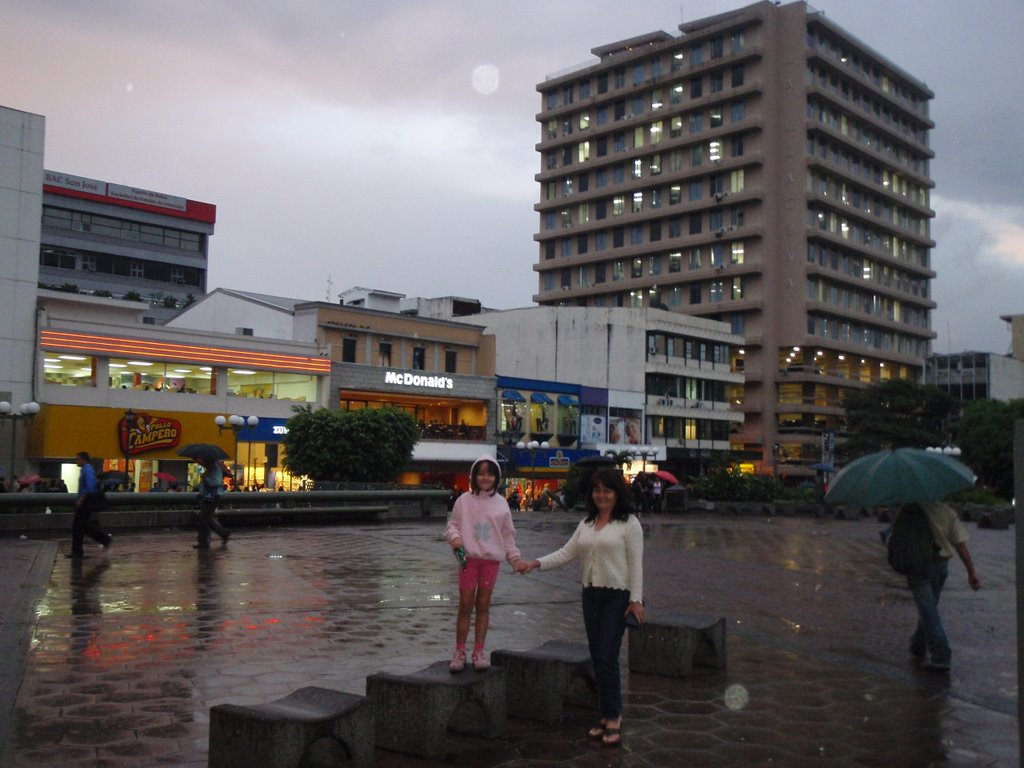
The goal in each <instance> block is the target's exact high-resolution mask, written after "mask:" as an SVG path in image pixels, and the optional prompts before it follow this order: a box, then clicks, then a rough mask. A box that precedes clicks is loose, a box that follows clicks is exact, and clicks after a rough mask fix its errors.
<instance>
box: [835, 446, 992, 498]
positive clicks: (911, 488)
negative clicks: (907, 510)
mask: <svg viewBox="0 0 1024 768" xmlns="http://www.w3.org/2000/svg"><path fill="white" fill-rule="evenodd" d="M976 479H977V478H976V477H975V476H974V473H973V472H971V470H970V469H968V468H967V467H966V466H965V465H963V464H961V463H960V462H959V461H957V460H956V459H952V458H950V457H949V456H946V455H944V454H942V453H939V452H938V451H926V450H923V449H921V448H897V449H895V450H889V451H879V452H878V453H869V454H867V455H866V456H861V457H860V458H859V459H855V460H854V461H851V462H850V463H849V464H847V465H846V466H845V467H843V469H842V470H840V472H839V474H837V475H836V476H835V478H834V479H833V480H832V483H831V485H830V486H829V489H828V493H827V494H825V501H826V502H827V503H829V504H859V505H860V506H862V507H896V506H900V505H902V504H909V503H911V502H915V501H934V500H936V499H941V498H943V497H944V496H948V495H949V494H951V493H955V492H956V491H961V490H963V489H964V488H970V487H971V486H972V485H974V481H975V480H976Z"/></svg>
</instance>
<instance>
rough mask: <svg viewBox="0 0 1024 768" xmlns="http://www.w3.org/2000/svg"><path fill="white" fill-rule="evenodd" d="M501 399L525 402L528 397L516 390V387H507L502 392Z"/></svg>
mask: <svg viewBox="0 0 1024 768" xmlns="http://www.w3.org/2000/svg"><path fill="white" fill-rule="evenodd" d="M501 399H502V400H506V401H508V402H511V403H525V402H526V398H525V397H523V396H522V395H520V394H519V393H518V392H516V391H515V390H514V389H506V390H505V391H504V392H502V393H501Z"/></svg>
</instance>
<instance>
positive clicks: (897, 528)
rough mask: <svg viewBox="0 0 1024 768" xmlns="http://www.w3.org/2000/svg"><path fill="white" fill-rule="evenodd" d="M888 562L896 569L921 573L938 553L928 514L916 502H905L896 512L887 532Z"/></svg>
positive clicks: (915, 573)
mask: <svg viewBox="0 0 1024 768" xmlns="http://www.w3.org/2000/svg"><path fill="white" fill-rule="evenodd" d="M888 557H889V565H891V566H892V569H893V570H894V571H896V573H902V574H905V575H908V576H912V575H918V574H922V573H924V572H925V571H927V570H928V566H930V565H931V564H932V563H934V562H935V561H936V560H937V559H938V557H939V547H938V545H937V544H936V543H935V535H934V534H933V533H932V527H931V525H930V524H929V523H928V515H927V514H926V513H925V511H924V510H923V509H922V508H921V507H920V505H918V504H907V505H906V506H904V507H903V508H902V509H900V511H899V512H898V513H897V514H896V519H895V521H893V524H892V533H891V534H890V535H889V553H888Z"/></svg>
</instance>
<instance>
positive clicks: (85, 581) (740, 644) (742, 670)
mask: <svg viewBox="0 0 1024 768" xmlns="http://www.w3.org/2000/svg"><path fill="white" fill-rule="evenodd" d="M576 521H577V518H576V516H575V515H574V514H567V513H539V512H524V513H517V514H516V525H517V528H518V532H519V545H520V548H521V549H522V550H523V553H524V555H525V556H527V557H531V558H532V557H536V556H539V555H542V554H546V553H547V552H549V551H551V550H552V549H554V548H556V547H558V546H559V545H561V543H562V542H564V541H565V539H566V538H568V536H569V534H570V533H571V531H572V529H573V528H574V526H575V523H576ZM643 523H644V528H645V531H646V551H645V575H646V590H645V591H646V598H647V605H648V611H649V617H650V618H655V617H656V616H657V614H658V612H659V611H668V610H682V611H687V612H699V613H709V614H716V615H721V616H724V617H726V619H727V625H728V630H727V631H728V669H726V670H724V671H717V672H716V671H704V672H701V673H700V674H697V675H695V676H693V677H690V678H683V679H670V678H659V677H653V676H649V675H629V673H628V672H627V671H626V670H625V663H624V664H623V669H624V687H625V694H626V706H625V713H624V726H623V746H622V748H620V749H617V750H616V749H611V748H607V747H602V746H601V745H600V743H595V742H594V741H591V740H588V739H587V738H586V734H585V731H586V728H587V727H588V726H589V725H590V724H591V720H592V719H593V717H594V714H593V712H588V711H586V710H576V709H569V710H567V712H566V716H565V718H564V720H563V722H562V723H561V724H557V725H544V724H540V723H533V722H527V721H522V720H515V719H510V720H509V727H508V732H507V734H506V735H505V736H504V737H502V738H500V739H497V740H494V741H488V740H482V739H474V738H470V737H465V736H454V735H453V736H452V737H451V738H450V739H449V751H448V754H446V755H445V756H444V757H443V758H440V759H438V760H424V759H420V758H414V757H409V756H405V755H400V754H395V753H391V752H386V751H384V750H380V749H378V750H377V752H376V764H377V765H378V766H382V767H383V768H397V767H398V766H410V767H412V766H424V767H426V766H441V765H450V766H451V765H453V766H462V767H464V768H492V767H493V768H498V767H500V768H520V767H525V766H551V767H552V768H554V767H556V766H580V767H581V768H583V767H586V768H596V767H597V766H644V767H649V768H664V767H666V766H688V767H690V768H699V767H700V766H723V767H724V766H740V765H742V766H746V765H765V766H784V767H790V766H792V767H794V768H802V767H803V766H823V765H824V766H865V767H871V766H878V767H879V768H901V767H902V766H964V767H965V768H966V767H968V766H969V767H971V768H976V767H978V766H985V767H994V766H1018V765H1019V761H1018V754H1019V751H1018V743H1017V717H1016V713H1017V667H1016V663H1017V653H1016V613H1015V611H1016V608H1015V599H1016V597H1015V592H1014V582H1015V576H1014V573H1015V570H1014V532H1013V529H1012V528H1011V529H1010V530H1009V531H1006V530H1002V531H1000V530H989V529H977V528H976V527H975V526H974V525H973V524H971V525H969V526H968V527H969V531H970V534H971V542H970V546H971V549H972V552H973V554H974V558H975V562H976V564H977V569H978V573H979V575H980V577H981V579H982V582H983V588H982V590H981V591H979V592H977V593H972V592H971V591H970V590H969V589H968V588H967V583H966V576H965V574H964V570H963V567H962V565H961V564H960V563H959V562H957V561H954V562H953V563H951V566H950V573H951V575H950V580H949V582H948V585H947V589H946V591H945V592H944V593H943V598H942V612H943V615H944V618H945V621H946V628H947V632H948V633H949V636H950V640H951V643H952V646H953V671H952V674H951V675H949V676H943V675H937V674H935V673H928V672H924V671H921V670H918V669H917V668H916V666H915V663H914V662H913V661H912V659H911V657H910V656H909V654H908V653H907V641H908V638H909V635H910V633H911V631H912V629H913V625H914V622H915V612H914V606H913V602H912V600H911V598H910V595H909V592H907V590H906V588H905V586H904V584H903V580H902V578H901V577H899V576H897V575H896V574H894V573H892V572H891V571H890V570H889V569H888V566H887V565H886V564H885V557H884V550H883V548H882V546H881V544H880V542H879V537H878V529H879V528H880V527H881V526H880V525H879V524H877V523H876V522H874V521H873V520H854V521H850V520H834V519H814V518H806V517H801V518H795V517H774V518H769V517H725V516H713V515H700V516H692V515H685V516H684V515H672V516H668V515H664V516H652V517H648V518H644V520H643ZM443 525H444V523H443V520H440V519H433V520H429V521H427V520H423V521H411V522H394V523H383V524H374V525H338V526H330V527H291V528H275V529H266V528H263V529H257V528H250V529H239V530H237V531H236V532H235V534H234V535H233V536H232V539H231V541H230V543H229V544H228V545H226V546H221V545H219V544H215V545H214V547H213V549H212V550H210V551H209V552H199V551H196V550H194V549H193V548H192V546H191V545H192V544H193V543H194V542H195V533H194V532H193V531H190V530H177V529H153V530H145V531H132V532H124V533H121V534H119V535H117V537H116V540H115V542H114V545H113V547H112V548H111V550H110V551H109V552H104V551H103V550H101V549H99V548H97V547H91V548H88V547H89V545H87V548H88V549H87V557H86V558H85V560H84V561H81V562H78V561H70V560H66V559H65V558H63V557H62V556H61V555H62V553H63V552H66V551H67V549H68V541H67V538H68V537H67V536H66V535H56V534H54V535H52V536H50V537H44V538H33V539H31V540H26V539H21V538H18V537H6V538H3V539H0V581H2V586H3V590H2V591H3V594H2V595H0V608H2V609H3V614H2V615H3V622H4V623H3V625H2V626H0V641H2V642H3V648H4V658H3V659H2V660H0V688H2V690H0V693H2V694H3V701H0V704H2V705H3V706H4V709H3V710H2V711H0V714H2V715H3V716H4V717H3V721H4V724H3V726H2V728H0V737H2V740H0V765H3V766H5V767H9V768H39V767H44V766H45V767H47V768H57V767H59V768H72V767H74V766H96V767H99V766H103V767H110V768H120V767H122V766H124V767H127V766H178V767H180V768H200V767H202V766H206V761H207V749H208V743H207V742H208V730H209V712H210V707H211V706H214V705H216V704H220V703H225V702H231V703H241V704H252V703H260V702H266V701H270V700H273V699H277V698H281V697H283V696H285V695H287V694H289V693H291V692H292V691H294V690H296V689H297V688H301V687H303V686H308V685H316V686H322V687H326V688H334V689H338V690H342V691H348V692H352V693H359V694H362V693H363V692H364V691H365V681H366V678H367V676H369V675H371V674H373V673H375V672H378V671H390V672H396V673H403V672H414V671H417V670H419V669H422V668H423V667H426V666H428V665H429V664H431V663H433V662H435V661H438V660H441V659H447V658H448V657H449V656H450V653H451V649H452V646H453V636H454V626H455V610H456V605H457V591H456V588H455V561H454V558H453V557H452V556H451V553H450V550H449V548H448V547H447V545H446V544H445V543H444V541H443V539H442V536H441V533H442V529H443ZM577 577H578V571H577V568H576V564H572V565H570V566H568V567H566V568H563V569H561V570H558V571H550V572H543V571H536V572H534V573H532V574H530V575H527V576H516V575H513V574H511V573H510V572H509V571H508V569H505V570H504V571H503V573H502V576H501V577H500V579H499V581H498V585H497V588H496V590H495V599H494V605H493V607H492V611H491V631H490V635H489V638H488V649H489V650H493V649H497V648H509V649H528V648H532V647H534V646H536V645H539V644H540V643H542V642H544V641H546V640H551V639H561V640H570V641H577V642H582V641H583V640H584V635H583V627H582V620H581V617H580V610H579V587H578V584H577ZM623 657H624V661H625V649H624V652H623ZM254 764H255V762H254Z"/></svg>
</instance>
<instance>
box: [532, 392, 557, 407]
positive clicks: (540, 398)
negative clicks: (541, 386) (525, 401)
mask: <svg viewBox="0 0 1024 768" xmlns="http://www.w3.org/2000/svg"><path fill="white" fill-rule="evenodd" d="M530 402H531V403H540V404H541V405H554V404H555V401H554V400H552V399H551V398H550V397H548V396H547V395H545V394H544V393H543V392H534V393H533V394H532V395H530Z"/></svg>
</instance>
